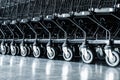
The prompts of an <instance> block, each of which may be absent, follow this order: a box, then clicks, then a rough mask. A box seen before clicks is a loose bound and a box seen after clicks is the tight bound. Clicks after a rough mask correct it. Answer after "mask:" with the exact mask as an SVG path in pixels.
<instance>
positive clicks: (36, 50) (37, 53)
mask: <svg viewBox="0 0 120 80" xmlns="http://www.w3.org/2000/svg"><path fill="white" fill-rule="evenodd" d="M40 54H41V51H40V48H39V47H37V46H33V56H34V57H35V58H39V57H40Z"/></svg>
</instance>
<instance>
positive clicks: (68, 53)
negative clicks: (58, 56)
mask: <svg viewBox="0 0 120 80" xmlns="http://www.w3.org/2000/svg"><path fill="white" fill-rule="evenodd" d="M63 58H64V60H66V61H71V60H72V59H73V51H72V49H70V48H68V47H63Z"/></svg>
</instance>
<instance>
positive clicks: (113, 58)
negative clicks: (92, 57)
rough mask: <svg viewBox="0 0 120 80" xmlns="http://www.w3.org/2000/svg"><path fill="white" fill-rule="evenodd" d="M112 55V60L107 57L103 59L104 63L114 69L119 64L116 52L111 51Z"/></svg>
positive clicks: (119, 57) (119, 58)
mask: <svg viewBox="0 0 120 80" xmlns="http://www.w3.org/2000/svg"><path fill="white" fill-rule="evenodd" d="M112 55H113V57H112V58H109V57H108V56H106V57H105V60H106V63H107V64H108V65H109V66H112V67H115V66H117V65H119V62H120V56H119V54H118V53H117V52H115V51H112Z"/></svg>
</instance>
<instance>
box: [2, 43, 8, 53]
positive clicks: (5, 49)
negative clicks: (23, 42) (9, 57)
mask: <svg viewBox="0 0 120 80" xmlns="http://www.w3.org/2000/svg"><path fill="white" fill-rule="evenodd" d="M1 54H2V55H5V54H7V48H6V46H4V45H2V46H1Z"/></svg>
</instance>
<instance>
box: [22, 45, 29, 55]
mask: <svg viewBox="0 0 120 80" xmlns="http://www.w3.org/2000/svg"><path fill="white" fill-rule="evenodd" d="M27 53H28V50H27V47H25V46H21V53H20V54H21V56H23V57H25V56H27Z"/></svg>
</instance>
